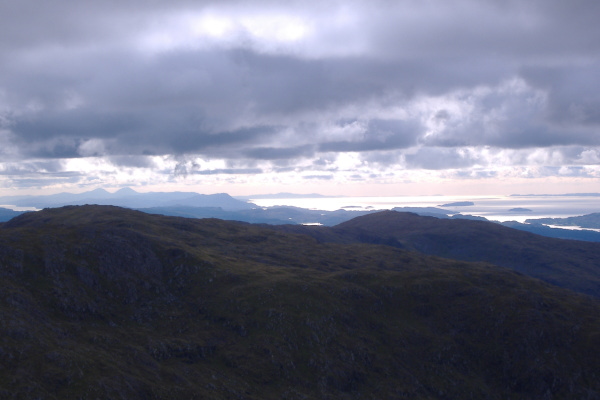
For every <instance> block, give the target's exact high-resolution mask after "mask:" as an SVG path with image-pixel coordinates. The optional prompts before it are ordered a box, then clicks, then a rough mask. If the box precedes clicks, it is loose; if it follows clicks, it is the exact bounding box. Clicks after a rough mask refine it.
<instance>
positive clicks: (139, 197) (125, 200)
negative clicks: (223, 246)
mask: <svg viewBox="0 0 600 400" xmlns="http://www.w3.org/2000/svg"><path fill="white" fill-rule="evenodd" d="M0 204H10V205H15V206H19V207H35V208H46V207H61V206H65V205H84V204H98V205H114V206H119V207H127V208H144V207H219V208H221V209H223V210H228V211H234V210H247V209H251V208H254V207H256V205H254V204H250V203H248V202H246V201H241V200H237V199H234V198H233V197H231V196H230V195H228V194H226V193H219V194H210V195H208V194H198V193H194V192H149V193H140V192H136V191H135V190H133V189H131V188H123V189H120V190H117V191H116V192H114V193H110V192H108V191H106V190H104V189H96V190H92V191H89V192H83V193H77V194H74V193H58V194H53V195H45V196H4V197H0Z"/></svg>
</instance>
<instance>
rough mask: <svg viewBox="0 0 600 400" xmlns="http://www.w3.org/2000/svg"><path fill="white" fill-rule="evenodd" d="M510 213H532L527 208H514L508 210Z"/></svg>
mask: <svg viewBox="0 0 600 400" xmlns="http://www.w3.org/2000/svg"><path fill="white" fill-rule="evenodd" d="M508 211H510V212H532V210H530V209H529V208H522V207H515V208H511V209H510V210H508Z"/></svg>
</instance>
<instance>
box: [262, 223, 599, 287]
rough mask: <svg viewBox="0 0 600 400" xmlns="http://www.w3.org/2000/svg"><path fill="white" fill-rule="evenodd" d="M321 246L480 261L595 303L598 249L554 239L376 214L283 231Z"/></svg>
mask: <svg viewBox="0 0 600 400" xmlns="http://www.w3.org/2000/svg"><path fill="white" fill-rule="evenodd" d="M274 229H278V230H282V231H286V232H294V233H303V234H308V235H310V236H312V237H314V238H316V239H317V240H319V241H321V242H337V243H378V244H385V245H389V246H394V247H399V248H404V249H408V250H415V251H418V252H421V253H424V254H430V255H436V256H440V257H446V258H452V259H457V260H464V261H484V262H489V263H492V264H495V265H498V266H502V267H507V268H511V269H514V270H516V271H519V272H521V273H524V274H526V275H529V276H532V277H535V278H539V279H543V280H545V281H546V282H549V283H552V284H555V285H558V286H561V287H565V288H569V289H571V290H575V291H578V292H582V293H586V294H590V295H594V296H597V297H600V243H592V242H583V241H574V240H564V239H554V238H548V237H544V236H539V235H535V234H532V233H529V232H524V231H520V230H517V229H511V228H508V227H504V226H501V225H498V224H496V223H492V222H487V221H472V220H464V219H438V218H434V217H424V216H419V215H416V214H412V213H399V212H395V211H382V212H378V213H374V214H369V215H365V216H362V217H357V218H354V219H352V220H350V221H347V222H344V223H341V224H339V225H336V226H335V227H333V228H326V227H308V226H300V227H298V226H285V227H274Z"/></svg>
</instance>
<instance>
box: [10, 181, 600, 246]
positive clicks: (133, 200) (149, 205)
mask: <svg viewBox="0 0 600 400" xmlns="http://www.w3.org/2000/svg"><path fill="white" fill-rule="evenodd" d="M285 196H289V198H298V197H324V198H325V197H327V196H321V195H318V194H306V195H295V194H291V193H279V194H274V195H262V196H249V197H247V198H245V197H237V198H234V197H232V196H230V195H228V194H225V193H220V194H211V195H205V194H198V193H194V192H150V193H140V192H136V191H135V190H133V189H131V188H123V189H120V190H118V191H116V192H114V193H110V192H108V191H106V190H103V189H96V190H92V191H88V192H84V193H78V194H74V193H59V194H54V195H42V196H4V197H0V204H10V205H13V206H18V207H32V208H37V209H42V208H51V207H61V206H65V205H84V204H97V205H114V206H119V207H127V208H132V209H137V210H141V211H144V212H147V213H151V214H162V215H172V216H180V217H187V218H220V219H225V220H234V221H243V222H250V223H265V224H276V225H281V224H321V225H325V226H334V225H337V224H340V223H342V222H345V221H348V220H350V219H352V218H356V217H359V216H363V215H368V214H371V213H374V212H377V211H381V210H375V209H372V210H357V209H353V208H351V207H349V208H346V209H340V210H336V211H324V210H309V209H304V208H299V207H288V206H275V207H258V206H256V205H255V204H252V203H250V202H249V201H248V199H249V198H256V199H258V198H284V197H285ZM457 204H461V205H463V204H462V203H450V204H446V206H456V205H457ZM465 204H466V203H465ZM393 210H394V211H399V212H412V213H416V214H418V215H421V216H433V217H437V218H442V219H448V218H451V219H471V220H481V221H486V219H485V218H483V217H476V216H471V215H463V214H460V213H458V214H457V213H456V211H452V210H448V209H445V208H440V207H396V208H394V209H393ZM21 213H22V212H21V211H13V210H10V209H5V208H0V222H1V221H8V220H10V219H11V218H13V217H15V216H17V215H19V214H21ZM597 215H600V214H590V215H587V216H582V217H573V218H568V219H563V220H562V221H561V220H558V219H553V220H552V221H550V220H547V221H545V220H544V221H542V220H528V221H527V222H529V223H527V224H522V223H518V222H514V221H511V222H503V223H502V225H505V226H509V227H511V228H515V229H519V230H524V231H528V232H532V233H536V234H539V235H543V236H548V237H555V238H561V239H574V240H585V241H591V242H600V232H595V231H589V230H588V231H586V230H572V229H558V228H549V227H547V226H544V225H541V224H545V223H551V224H555V225H579V226H583V227H591V228H594V227H597V226H600V223H598V217H597Z"/></svg>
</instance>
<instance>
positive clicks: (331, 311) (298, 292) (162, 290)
mask: <svg viewBox="0 0 600 400" xmlns="http://www.w3.org/2000/svg"><path fill="white" fill-rule="evenodd" d="M0 275H1V277H2V279H1V280H0V316H1V317H0V332H2V334H1V335H0V370H1V371H2V373H1V374H0V397H1V398H7V399H11V398H15V399H19V398H42V399H96V398H127V399H171V398H199V399H201V398H211V399H281V398H288V399H302V398H304V399H317V398H318V399H359V398H361V399H364V398H373V399H375V398H378V399H379V398H390V399H392V398H394V399H395V398H428V399H459V398H460V399H465V398H473V399H481V398H486V399H505V398H512V399H531V398H548V399H570V398H590V399H593V398H599V396H600V365H599V363H598V360H597V354H598V352H599V350H600V305H599V303H598V301H597V300H595V299H593V298H590V297H586V296H583V295H579V294H576V293H573V292H570V291H567V290H564V289H560V288H556V287H553V286H551V285H548V284H545V283H542V282H540V281H538V280H535V279H531V278H528V277H525V276H523V275H521V274H518V273H515V272H511V271H510V270H506V269H502V268H498V267H494V266H492V265H488V264H473V263H467V262H460V261H453V260H447V259H440V258H434V257H428V256H424V255H419V254H417V253H413V252H409V251H406V250H403V249H398V248H394V247H391V246H386V245H369V244H360V243H358V244H350V245H347V244H334V243H318V242H317V241H316V240H315V239H313V238H310V237H308V236H306V235H294V234H284V233H280V232H277V231H275V230H273V229H271V228H269V227H264V226H262V227H259V226H253V225H249V224H242V223H234V222H225V221H220V220H214V219H206V220H191V219H184V218H174V217H163V216H156V215H147V214H143V213H141V212H135V211H131V210H125V209H120V208H117V207H105V206H82V207H65V208H61V209H48V210H44V211H41V212H37V213H27V214H23V215H21V216H19V217H17V218H16V219H13V220H11V221H10V222H8V223H6V224H4V225H3V226H2V227H1V228H0Z"/></svg>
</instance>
